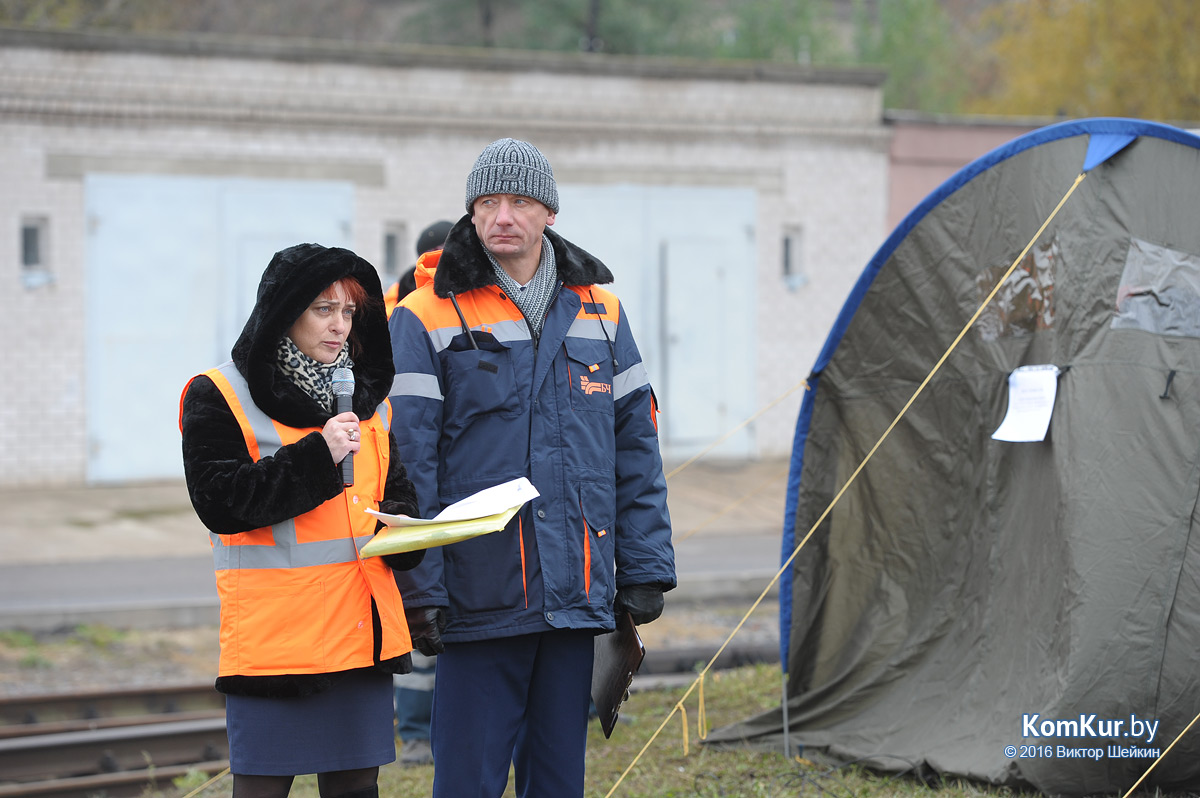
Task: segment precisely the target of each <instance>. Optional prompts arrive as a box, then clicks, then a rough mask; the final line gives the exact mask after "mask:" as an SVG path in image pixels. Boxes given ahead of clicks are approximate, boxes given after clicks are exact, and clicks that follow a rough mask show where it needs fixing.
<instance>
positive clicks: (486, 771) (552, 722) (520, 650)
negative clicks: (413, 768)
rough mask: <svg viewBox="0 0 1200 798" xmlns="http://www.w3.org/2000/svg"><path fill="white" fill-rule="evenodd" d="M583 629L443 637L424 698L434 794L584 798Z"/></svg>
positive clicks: (447, 797)
mask: <svg viewBox="0 0 1200 798" xmlns="http://www.w3.org/2000/svg"><path fill="white" fill-rule="evenodd" d="M594 645H595V633H594V632H593V631H591V630H555V631H550V632H541V633H539V634H532V635H520V636H517V637H505V638H499V639H496V640H481V641H476V642H471V643H447V644H446V650H445V651H444V652H442V653H441V654H440V655H438V665H437V681H436V682H435V684H434V688H433V690H434V697H433V729H432V730H433V739H432V744H433V761H434V773H433V798H469V796H478V798H500V796H501V795H503V793H504V790H505V788H506V787H507V786H508V772H509V765H510V763H511V764H512V766H513V768H514V771H515V774H516V793H517V796H518V798H574V797H576V796H578V797H579V798H582V796H583V775H584V757H585V753H586V751H587V725H588V704H589V701H590V695H589V694H590V692H591V683H592V653H593V650H594V648H593V646H594Z"/></svg>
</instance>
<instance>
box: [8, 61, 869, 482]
mask: <svg viewBox="0 0 1200 798" xmlns="http://www.w3.org/2000/svg"><path fill="white" fill-rule="evenodd" d="M51 41H53V39H51ZM139 49H142V48H139V47H137V46H136V45H131V46H130V48H129V50H130V51H128V52H123V51H112V52H91V51H87V50H74V49H54V48H53V47H49V48H48V47H44V46H43V47H28V46H0V279H2V280H3V285H4V287H5V289H6V292H7V294H8V295H9V296H10V297H12V296H15V297H17V300H18V301H17V303H16V308H15V310H14V312H12V313H6V314H0V336H2V337H3V340H5V341H8V342H9V344H10V349H9V352H8V358H7V362H8V366H9V367H8V369H6V372H5V376H4V378H3V379H0V485H3V486H15V485H32V484H47V483H75V482H80V481H82V480H84V478H85V476H86V463H87V451H88V449H87V447H88V442H87V440H86V432H85V431H86V429H87V424H86V406H87V403H86V396H85V395H84V385H85V368H86V362H85V358H86V346H87V340H86V318H85V307H86V277H87V276H86V274H85V273H84V263H85V252H84V246H85V241H86V220H85V219H84V218H83V213H84V210H83V200H84V198H83V183H82V180H81V179H80V178H79V177H78V176H74V177H72V176H66V177H61V178H60V177H50V176H48V170H49V166H48V163H49V162H50V160H51V159H53V158H62V157H64V156H71V157H76V158H84V159H87V162H88V163H89V164H91V165H92V166H91V167H89V168H105V167H104V164H108V165H109V167H108V168H117V167H116V166H113V165H121V164H126V165H127V164H129V163H137V164H141V165H142V166H143V168H145V169H147V170H149V171H157V170H165V171H168V172H171V171H172V170H176V172H175V173H179V172H178V170H180V169H185V170H186V168H187V165H189V164H191V165H194V166H195V165H202V164H204V163H215V162H218V161H223V160H225V161H230V162H236V163H240V164H247V163H266V164H275V165H277V167H278V168H279V169H284V170H286V169H287V168H290V167H289V165H296V164H308V163H313V162H320V163H349V164H377V165H380V166H381V167H382V174H383V183H384V184H383V185H371V184H369V183H366V182H360V183H359V184H358V185H357V189H356V197H355V201H356V217H355V227H354V247H355V248H356V250H357V251H358V252H359V254H361V255H362V256H363V257H365V258H366V259H367V260H369V261H371V262H372V263H375V264H376V266H377V267H379V268H382V264H383V251H382V243H383V232H384V230H385V227H386V225H387V224H389V223H393V222H399V223H403V224H405V225H406V226H407V230H408V231H409V236H410V238H409V244H408V246H409V247H411V241H412V239H413V238H414V237H415V236H416V234H417V233H418V232H419V231H420V230H421V228H422V227H423V226H424V225H425V224H427V223H429V222H430V221H433V220H435V219H437V218H446V219H449V220H452V221H453V220H457V219H458V218H459V216H461V215H462V213H463V212H464V208H463V179H464V175H465V174H466V172H467V171H468V170H469V168H470V166H471V164H472V163H473V161H474V159H475V156H476V155H477V154H478V152H479V150H480V148H481V146H482V145H483V144H486V143H487V142H488V141H490V140H492V139H493V138H496V137H498V136H501V135H514V136H518V137H525V138H529V139H531V140H533V141H535V142H537V143H538V144H539V146H541V147H542V149H543V150H544V151H545V152H546V153H547V154H548V156H549V157H550V159H551V161H552V163H554V165H555V169H556V171H557V172H559V173H560V175H572V174H576V175H586V174H595V173H601V172H609V173H613V174H614V175H617V176H620V175H626V176H634V177H637V176H642V178H643V179H666V180H670V181H672V182H675V183H678V184H687V183H700V184H704V183H706V182H710V183H711V182H712V181H714V180H715V181H717V183H719V184H724V185H736V184H738V181H744V182H743V183H742V184H744V185H754V186H757V187H758V189H759V202H758V209H759V210H758V213H759V218H758V223H757V230H756V236H757V244H758V257H759V262H758V265H757V285H756V288H755V293H756V296H757V301H758V313H757V325H758V328H757V358H756V360H757V370H758V371H757V379H756V393H757V397H758V403H759V406H760V407H761V406H763V405H766V404H767V403H769V402H772V401H774V400H776V399H778V397H780V396H781V395H782V394H783V393H784V392H786V391H787V390H788V389H790V388H792V387H793V386H794V385H795V384H796V383H797V382H798V381H799V380H800V379H801V378H802V377H804V376H805V375H806V374H807V373H808V370H809V368H810V367H811V365H812V363H813V360H814V359H815V357H816V355H817V352H818V350H819V348H820V346H821V344H822V342H823V341H824V338H825V336H826V334H827V333H828V331H829V328H830V325H831V324H832V322H833V319H834V318H835V316H836V314H837V312H838V310H839V309H840V308H841V305H842V302H843V301H844V300H845V298H846V296H847V294H848V292H849V290H850V287H851V286H852V285H853V284H854V281H855V280H856V279H857V277H858V274H859V272H860V271H861V269H862V267H863V266H864V265H865V264H866V262H867V260H868V259H869V258H870V256H871V254H872V253H873V252H874V250H875V249H876V248H877V247H878V245H879V244H880V243H881V242H882V240H883V237H884V235H885V233H886V231H885V230H884V228H883V225H884V218H885V203H886V198H887V147H886V144H887V135H888V134H887V132H886V130H885V128H884V127H883V124H882V121H881V108H880V91H879V88H878V85H877V84H872V83H871V81H869V80H865V79H864V80H859V81H857V82H855V81H854V80H850V81H845V80H841V81H839V82H837V83H835V84H821V83H819V82H818V83H814V82H808V81H806V80H802V79H800V78H797V79H795V80H791V81H782V80H781V81H755V80H746V79H742V78H736V79H732V78H731V79H728V80H722V79H720V77H714V76H713V73H712V72H711V71H705V72H702V74H699V75H698V76H697V77H694V78H689V77H688V76H687V75H686V74H685V73H681V74H675V75H671V76H669V77H664V76H663V75H661V74H651V75H648V76H647V75H644V74H640V73H639V71H638V69H635V68H632V67H630V68H629V69H627V70H626V72H627V74H621V69H610V70H608V72H607V73H605V74H601V73H600V72H597V73H596V74H590V75H589V74H580V73H578V72H571V71H565V72H558V73H555V72H552V71H550V70H547V69H545V68H544V67H543V66H538V62H536V61H534V62H531V64H532V65H531V66H530V67H529V68H528V69H524V70H522V69H518V68H509V67H506V68H503V69H493V70H491V71H486V70H480V69H476V68H454V67H453V66H452V65H450V66H447V65H445V64H442V63H438V64H435V65H421V64H415V65H408V66H405V65H398V66H389V65H386V64H383V65H375V64H364V63H355V61H354V59H353V58H349V57H348V58H347V59H345V62H320V61H318V62H302V61H287V60H270V59H254V58H250V57H230V56H204V55H197V54H184V55H170V54H156V53H154V52H142V51H138V50H139ZM531 97H535V98H537V99H536V102H531V101H530V99H529V98H531ZM97 164H100V166H99V167H97V166H96V165H97ZM562 179H564V178H563V177H560V180H562ZM23 214H43V215H46V216H48V217H49V219H50V241H49V252H50V258H51V264H52V270H53V272H54V275H55V281H54V283H53V284H52V285H49V286H45V287H41V288H35V289H27V288H25V287H24V285H23V284H22V282H21V275H20V266H19V263H18V256H19V222H20V218H21V216H22V215H23ZM788 225H800V226H802V228H803V230H804V242H805V247H804V252H803V260H804V262H805V263H806V264H807V271H808V276H809V278H810V281H809V283H808V284H807V285H805V286H803V287H801V288H798V289H796V290H794V291H792V290H788V288H787V286H786V285H785V283H784V280H783V276H782V273H781V268H780V259H781V250H780V241H781V236H782V231H783V229H784V228H785V226H788ZM410 253H411V249H406V250H405V251H402V252H401V253H400V257H401V268H404V267H405V266H407V265H408V263H409V262H410V261H411V257H412V256H411V254H410ZM799 402H800V393H799V392H797V393H795V394H793V395H792V396H790V397H789V398H788V399H787V400H786V401H785V402H783V403H781V404H780V405H779V406H777V407H775V408H773V409H772V410H770V411H768V412H767V413H765V414H764V415H763V416H762V417H761V418H760V419H759V420H758V421H757V422H756V423H755V425H754V431H755V435H756V439H757V442H758V450H759V453H760V454H761V455H764V456H776V455H782V454H786V453H787V452H788V451H789V450H790V447H791V439H792V431H793V427H794V424H795V418H796V410H797V408H798V406H799Z"/></svg>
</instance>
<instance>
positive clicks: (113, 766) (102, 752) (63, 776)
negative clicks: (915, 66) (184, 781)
mask: <svg viewBox="0 0 1200 798" xmlns="http://www.w3.org/2000/svg"><path fill="white" fill-rule="evenodd" d="M711 656H712V651H711V649H710V648H708V647H700V646H697V647H694V648H677V649H671V650H660V651H651V652H649V653H648V654H647V656H646V660H645V661H644V662H643V663H642V668H641V671H640V672H639V674H638V676H637V677H636V678H635V679H634V684H633V685H632V686H631V690H638V689H651V690H652V689H656V688H661V687H663V686H666V685H669V684H674V683H686V681H687V680H690V679H692V678H694V677H695V668H696V667H698V666H699V665H702V664H704V663H705V662H707V660H708V659H709V658H710V657H711ZM778 658H779V652H778V649H777V647H776V644H774V643H764V644H760V645H755V646H748V647H747V646H739V647H734V648H731V649H727V650H725V651H724V652H723V654H722V656H721V657H719V658H718V661H717V662H716V663H715V667H716V668H717V669H723V668H734V667H738V666H741V665H746V664H750V663H755V662H772V661H775V662H777V661H778ZM228 759H229V751H228V740H227V738H226V736H225V699H224V696H222V695H221V694H220V693H218V692H217V691H216V690H214V689H213V687H212V683H211V682H205V683H204V684H190V685H176V686H166V687H154V688H134V689H124V690H103V691H93V692H78V693H54V694H45V695H30V696H15V697H2V696H0V798H18V796H19V798H96V796H104V798H125V797H126V796H129V797H131V798H132V797H134V796H141V795H143V794H144V793H145V791H146V788H147V787H148V786H156V787H158V788H160V789H169V788H170V787H171V784H172V780H173V779H175V778H177V777H178V776H182V775H184V774H186V773H188V772H189V771H200V772H204V773H207V774H210V775H212V774H216V773H220V772H221V771H223V770H225V768H227V767H228V765H229V762H228Z"/></svg>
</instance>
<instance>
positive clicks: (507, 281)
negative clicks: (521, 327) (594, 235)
mask: <svg viewBox="0 0 1200 798" xmlns="http://www.w3.org/2000/svg"><path fill="white" fill-rule="evenodd" d="M483 251H484V252H487V256H488V260H490V261H491V262H492V269H493V270H494V271H495V272H496V284H497V285H499V286H500V288H502V289H503V290H504V293H506V294H508V296H509V298H510V299H511V300H512V301H513V302H516V303H517V307H519V308H520V309H521V312H522V313H524V314H525V320H526V321H528V322H529V326H530V328H531V329H532V330H533V333H534V335H539V334H540V333H541V332H542V322H544V321H545V320H546V310H547V309H548V308H549V307H550V302H551V300H553V299H554V292H555V289H557V288H558V267H557V266H556V265H555V262H554V247H552V246H550V239H548V238H546V236H544V235H543V236H542V259H541V261H540V262H539V263H538V270H537V272H536V273H535V274H534V275H533V279H532V280H530V281H529V284H528V285H525V286H522V285H520V284H519V283H518V282H517V281H516V280H514V279H513V278H511V277H509V276H508V272H506V271H504V267H503V266H501V265H500V262H499V261H497V260H496V257H495V256H494V255H492V253H491V252H490V251H488V249H487V248H486V247H485V248H484V250H483Z"/></svg>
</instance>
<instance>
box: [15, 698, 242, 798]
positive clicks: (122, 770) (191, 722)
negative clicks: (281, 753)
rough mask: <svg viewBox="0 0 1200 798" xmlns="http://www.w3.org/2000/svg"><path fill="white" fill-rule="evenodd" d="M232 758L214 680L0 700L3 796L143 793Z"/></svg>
mask: <svg viewBox="0 0 1200 798" xmlns="http://www.w3.org/2000/svg"><path fill="white" fill-rule="evenodd" d="M228 758H229V754H228V741H227V739H226V737H225V701H224V696H222V695H221V694H220V693H218V692H216V690H214V689H213V687H212V683H211V682H209V683H206V684H203V685H195V684H191V685H177V686H167V687H154V688H141V689H136V688H135V689H123V690H105V691H92V692H84V693H61V694H45V695H31V696H13V697H0V798H16V796H21V798H88V796H94V795H97V794H103V795H105V796H108V798H123V796H140V795H142V794H143V793H144V792H145V789H146V787H147V786H153V785H157V786H159V787H170V785H171V781H172V779H174V778H176V777H178V776H181V775H184V774H186V773H188V772H189V771H202V772H205V773H219V772H220V771H222V770H224V769H225V768H226V767H227V766H228Z"/></svg>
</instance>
